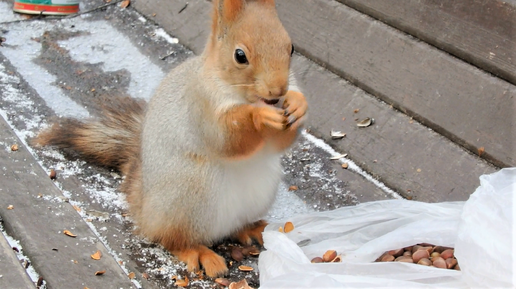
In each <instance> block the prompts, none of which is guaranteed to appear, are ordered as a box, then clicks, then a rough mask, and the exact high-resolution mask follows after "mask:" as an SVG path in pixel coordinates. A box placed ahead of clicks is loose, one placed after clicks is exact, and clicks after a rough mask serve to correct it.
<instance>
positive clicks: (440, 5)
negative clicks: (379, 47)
mask: <svg viewBox="0 0 516 289" xmlns="http://www.w3.org/2000/svg"><path fill="white" fill-rule="evenodd" d="M337 1H339V2H341V3H344V4H346V5H348V6H349V7H352V8H354V9H356V10H358V11H360V12H363V13H365V14H368V15H370V16H372V17H374V18H376V19H379V20H381V21H382V22H385V23H387V24H389V25H391V26H393V27H395V28H397V29H400V30H403V31H405V32H407V33H409V34H411V35H413V36H415V37H418V38H419V39H421V40H423V41H426V42H428V43H430V44H432V45H434V46H436V47H438V48H440V49H443V50H445V51H447V52H449V53H451V54H453V55H455V56H457V57H459V58H461V59H464V60H465V61H467V62H470V63H472V64H474V65H476V66H478V67H480V68H482V69H485V70H487V71H489V72H491V73H493V74H495V75H497V76H499V77H501V78H503V79H505V80H507V81H509V82H511V83H512V84H516V1H514V0H512V1H507V0H503V1H502V0H477V1H469V0H454V1H448V0H421V1H411V0H400V1H396V4H395V5H393V1H389V0H337Z"/></svg>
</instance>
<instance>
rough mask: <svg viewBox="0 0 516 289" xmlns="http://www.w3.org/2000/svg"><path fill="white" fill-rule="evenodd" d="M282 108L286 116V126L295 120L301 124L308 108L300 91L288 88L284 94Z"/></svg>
mask: <svg viewBox="0 0 516 289" xmlns="http://www.w3.org/2000/svg"><path fill="white" fill-rule="evenodd" d="M283 108H284V109H285V116H286V117H287V126H291V125H293V124H294V123H296V122H298V125H301V124H302V122H303V121H304V116H305V114H306V111H307V109H308V103H307V102H306V99H305V97H304V95H303V94H302V93H301V92H297V91H292V90H289V91H288V92H287V94H285V101H284V102H283Z"/></svg>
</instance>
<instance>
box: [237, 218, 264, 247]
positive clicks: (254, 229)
mask: <svg viewBox="0 0 516 289" xmlns="http://www.w3.org/2000/svg"><path fill="white" fill-rule="evenodd" d="M267 225H268V223H267V222H266V221H264V220H260V221H257V222H254V223H253V224H250V225H248V226H246V227H244V228H242V230H240V231H238V232H237V233H236V234H235V235H234V238H235V239H236V240H237V241H238V242H240V244H242V245H251V243H252V242H253V241H252V240H256V242H258V244H260V245H263V237H262V233H263V230H264V229H265V227H267Z"/></svg>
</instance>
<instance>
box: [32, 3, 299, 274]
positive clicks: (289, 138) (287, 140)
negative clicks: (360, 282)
mask: <svg viewBox="0 0 516 289" xmlns="http://www.w3.org/2000/svg"><path fill="white" fill-rule="evenodd" d="M213 7H214V8H213V23H212V29H211V35H210V37H209V39H208V41H207V44H206V47H205V49H204V52H203V53H202V54H201V55H200V56H196V57H193V58H191V59H189V60H187V61H185V62H184V63H182V64H181V65H180V66H178V67H177V68H175V69H173V70H172V71H171V72H170V73H169V74H168V75H167V76H166V77H165V79H164V80H163V81H162V83H161V84H160V86H159V87H158V89H157V90H156V93H155V94H154V96H153V97H152V98H151V99H150V101H149V103H145V102H143V101H139V100H136V99H132V98H117V99H114V101H111V102H106V103H104V104H103V111H102V116H101V117H100V119H92V120H76V119H63V120H61V121H59V122H58V123H56V124H54V125H53V126H52V127H51V128H49V129H47V130H45V131H43V132H41V133H40V134H39V136H38V137H37V138H36V143H37V144H39V145H53V146H56V147H58V148H67V149H72V150H75V151H76V152H77V153H79V155H80V156H81V157H82V158H84V159H85V160H87V161H90V162H92V163H96V164H99V165H103V166H107V167H112V168H117V169H118V170H120V172H121V173H122V174H123V175H124V176H125V180H124V181H123V183H122V185H121V188H120V189H121V190H122V191H123V192H125V193H126V194H127V201H128V203H129V208H130V212H131V214H132V216H133V219H134V221H135V223H136V226H137V227H138V232H139V233H140V234H142V235H143V236H145V237H147V238H149V239H151V240H153V241H155V242H158V243H160V244H162V245H163V246H164V247H165V248H166V249H168V250H169V251H170V252H171V253H172V254H174V255H175V256H177V257H178V258H179V259H180V260H181V261H184V262H185V263H186V264H187V268H188V270H190V271H197V270H199V269H200V268H201V265H202V267H203V268H204V270H205V272H206V274H207V275H208V276H210V277H216V276H221V275H224V274H226V273H227V271H228V269H227V266H226V262H225V260H224V258H223V257H221V256H219V255H218V254H216V253H215V252H213V251H212V250H211V249H209V246H210V245H212V244H213V243H215V242H218V241H221V240H222V239H224V238H228V237H230V238H234V239H236V240H238V241H239V242H241V243H243V244H250V243H251V242H252V240H253V239H254V240H256V241H257V242H259V243H263V240H262V236H261V233H262V232H263V229H264V228H265V226H266V225H267V223H266V222H265V221H263V220H260V218H261V217H263V216H264V215H265V214H266V212H267V211H268V210H269V208H270V207H271V205H272V203H273V202H274V199H275V196H276V192H277V189H278V185H279V183H280V180H281V177H282V169H281V164H280V157H281V155H282V153H283V152H284V151H285V149H287V148H288V147H289V146H290V145H291V144H292V143H293V142H294V141H295V139H296V137H297V135H298V132H299V129H300V127H301V126H302V124H303V122H304V120H305V114H306V111H307V107H308V106H307V102H306V100H305V97H304V95H303V94H302V93H301V92H300V91H299V89H298V88H297V87H296V84H295V80H294V78H293V76H292V74H291V73H290V63H291V59H292V54H293V52H294V46H293V45H292V42H291V39H290V37H289V35H288V33H287V32H286V31H285V29H284V27H283V25H282V24H281V22H280V20H279V18H278V16H277V13H276V9H275V3H274V0H255V1H251V0H215V1H213Z"/></svg>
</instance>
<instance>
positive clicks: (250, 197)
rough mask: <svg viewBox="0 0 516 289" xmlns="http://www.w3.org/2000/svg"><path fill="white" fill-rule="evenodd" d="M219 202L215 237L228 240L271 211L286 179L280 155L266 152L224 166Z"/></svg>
mask: <svg viewBox="0 0 516 289" xmlns="http://www.w3.org/2000/svg"><path fill="white" fill-rule="evenodd" d="M223 167H224V174H223V175H222V176H221V177H222V178H221V179H220V181H221V183H220V184H215V185H216V186H218V187H219V189H218V190H217V191H218V196H220V197H219V198H218V199H217V206H216V207H215V208H216V210H217V217H216V218H217V220H216V221H215V222H212V224H213V226H212V227H211V228H210V229H211V236H212V237H213V238H214V239H220V238H223V237H226V236H227V235H228V234H231V233H234V232H235V231H236V230H238V229H240V228H242V227H243V226H245V225H247V224H250V223H252V222H255V221H258V220H259V219H260V218H261V217H263V216H264V215H265V214H266V213H267V211H268V210H269V209H270V207H271V205H272V203H273V202H274V199H275V197H276V193H277V190H278V185H279V183H280V181H281V177H282V169H281V163H280V155H278V154H270V153H266V152H264V151H262V152H259V153H257V154H256V155H254V156H253V157H252V158H251V159H247V160H243V161H235V162H231V163H227V164H224V165H223Z"/></svg>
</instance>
